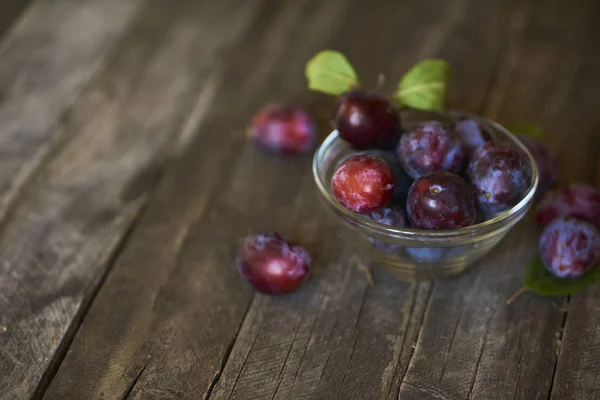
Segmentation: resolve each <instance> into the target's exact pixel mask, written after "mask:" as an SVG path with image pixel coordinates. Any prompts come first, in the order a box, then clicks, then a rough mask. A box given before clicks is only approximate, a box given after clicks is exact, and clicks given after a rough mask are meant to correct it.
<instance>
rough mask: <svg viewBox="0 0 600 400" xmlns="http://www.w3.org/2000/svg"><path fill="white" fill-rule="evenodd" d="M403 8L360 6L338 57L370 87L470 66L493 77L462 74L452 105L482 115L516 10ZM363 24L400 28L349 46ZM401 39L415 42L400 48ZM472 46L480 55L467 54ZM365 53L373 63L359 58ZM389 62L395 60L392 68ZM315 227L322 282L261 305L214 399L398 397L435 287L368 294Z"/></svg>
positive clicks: (391, 283)
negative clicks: (437, 59) (402, 75)
mask: <svg viewBox="0 0 600 400" xmlns="http://www.w3.org/2000/svg"><path fill="white" fill-rule="evenodd" d="M402 5H403V6H397V8H394V7H390V5H389V4H385V5H384V4H381V6H380V7H377V6H375V5H374V4H373V3H359V2H355V3H352V5H351V6H350V8H349V11H348V14H347V20H346V24H345V25H344V27H343V28H342V29H341V30H340V33H339V36H337V37H336V38H335V39H336V40H338V42H335V43H334V48H341V49H342V50H343V51H344V53H345V54H347V55H348V57H349V59H350V60H352V61H353V62H355V64H356V69H357V70H358V71H359V73H362V74H363V76H366V77H367V79H368V77H369V76H371V77H373V78H374V77H375V76H376V75H377V72H379V71H383V72H384V73H386V75H388V76H390V75H391V76H393V75H392V74H393V71H401V70H405V69H406V68H407V67H408V66H410V65H411V64H413V63H414V62H415V61H416V60H418V59H421V58H424V57H432V56H442V57H445V58H448V59H449V60H450V61H451V62H452V63H453V64H455V65H467V66H468V69H469V71H471V70H472V69H475V67H473V64H475V65H477V67H478V68H480V69H481V70H482V71H487V73H483V72H481V71H479V72H477V73H459V74H457V75H456V76H455V79H454V81H453V84H454V86H453V87H454V92H453V102H454V104H460V103H463V104H465V106H464V107H465V108H471V109H475V111H477V110H478V109H481V108H482V105H483V104H482V100H483V99H484V97H485V91H486V90H487V87H488V83H489V81H490V80H491V78H492V70H493V66H494V65H495V63H496V61H497V58H498V57H499V54H500V51H501V43H502V41H503V38H504V32H505V27H504V24H503V23H504V20H505V19H508V13H509V11H510V8H509V6H510V3H509V2H504V3H502V2H496V3H494V4H491V3H487V4H482V3H481V2H477V3H475V2H462V3H452V4H450V3H448V6H447V7H446V8H444V7H438V6H439V3H438V2H434V1H432V2H427V1H420V2H418V3H417V2H404V3H402ZM455 7H457V9H455ZM350 10H351V11H350ZM391 10H393V12H392V11H391ZM465 13H466V14H465ZM473 19H477V20H478V21H483V23H484V24H485V25H486V26H488V27H490V29H488V30H487V31H486V35H485V37H481V36H480V32H479V30H478V29H477V28H475V27H473V26H472V25H470V23H471V21H472V20H473ZM359 23H363V24H365V25H366V26H374V25H376V24H382V25H383V26H386V27H390V26H394V29H387V30H382V32H378V34H377V35H375V36H376V37H377V40H374V39H373V37H365V38H361V37H354V38H353V40H352V41H347V38H348V36H350V35H351V33H350V32H351V31H352V30H353V29H355V27H356V25H357V24H359ZM415 30H416V31H417V33H418V32H423V33H424V38H423V40H422V41H421V42H418V43H415V42H414V41H412V40H409V39H408V38H409V37H411V36H410V34H409V33H413V34H414V33H415V32H414V31H415ZM399 37H400V38H402V37H406V38H407V40H405V41H401V42H400V43H398V41H397V38H399ZM471 42H476V43H478V46H481V48H480V47H478V46H466V45H465V43H471ZM338 43H339V44H338ZM480 49H481V51H480ZM483 49H485V50H483ZM364 54H369V57H364V56H363V57H361V55H364ZM390 54H397V55H396V56H395V57H392V59H391V61H390V56H389V55H390ZM355 60H356V61H355ZM390 71H392V72H390ZM394 75H396V76H397V75H398V73H397V72H396V73H395V74H394ZM390 80H392V79H390ZM394 83H395V82H394V81H393V80H392V87H393V85H394ZM312 201H313V202H312V203H308V204H306V205H305V206H304V207H303V208H302V210H301V212H302V213H304V216H303V217H302V218H301V221H310V220H311V218H315V213H319V211H318V210H319V204H318V202H317V201H316V198H313V199H312ZM317 221H318V223H317V224H315V226H313V227H312V229H311V230H310V231H307V230H306V229H307V228H302V227H300V228H299V229H298V237H306V238H309V237H310V238H311V239H312V240H314V241H315V243H318V247H316V248H315V250H314V251H315V252H316V254H320V255H322V258H320V259H319V260H318V264H317V269H319V268H320V271H319V274H318V275H317V276H315V277H314V279H313V280H316V282H313V283H311V284H309V285H308V286H306V287H304V288H302V290H301V291H299V292H298V293H296V294H294V295H293V296H289V297H286V298H285V299H279V298H276V299H272V298H263V297H255V300H254V302H253V303H252V305H251V307H250V309H249V312H248V314H247V317H246V319H245V320H244V323H243V325H242V328H241V330H240V333H239V335H238V339H237V340H236V343H235V344H234V346H233V349H232V352H231V356H230V358H229V360H228V361H227V364H226V365H225V368H224V371H223V373H222V375H221V377H220V379H219V381H218V383H217V385H216V386H215V389H214V390H213V395H212V398H215V399H225V398H235V399H288V398H294V399H309V398H311V399H333V398H339V399H376V398H389V399H396V398H398V392H399V390H400V383H401V381H402V378H403V376H404V374H405V372H406V369H407V367H408V363H409V360H410V358H411V355H412V354H413V346H414V343H415V341H416V339H417V337H418V335H419V332H420V327H421V321H422V318H423V314H424V310H425V309H426V308H428V304H429V302H430V301H433V299H430V293H431V286H430V284H420V285H411V284H406V283H402V282H399V281H398V280H397V279H395V277H394V276H393V275H392V274H391V273H389V272H387V271H377V270H376V271H374V272H375V281H376V282H377V283H376V285H375V287H369V286H368V285H367V283H366V281H365V279H364V277H363V276H362V275H361V273H359V272H357V271H356V268H355V266H356V260H354V259H353V258H352V257H351V254H352V251H351V250H350V249H347V248H345V246H343V245H342V243H344V238H343V237H339V235H337V234H336V231H335V230H334V227H332V226H329V225H328V224H327V223H326V222H323V217H320V218H318V219H317ZM502 303H503V301H502ZM431 334H432V335H438V334H439V333H438V332H436V331H435V330H433V331H432V332H431ZM448 337H450V333H448ZM436 357H437V356H431V358H430V359H429V360H428V362H430V363H431V362H434V361H433V360H435V359H436ZM402 398H403V397H402ZM421 398H428V397H426V396H424V397H421Z"/></svg>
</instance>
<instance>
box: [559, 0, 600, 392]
mask: <svg viewBox="0 0 600 400" xmlns="http://www.w3.org/2000/svg"><path fill="white" fill-rule="evenodd" d="M594 6H595V9H593V10H592V11H591V12H590V13H589V15H588V16H587V18H588V24H589V25H588V26H591V27H593V28H592V29H591V31H590V32H589V33H588V35H587V37H586V38H585V47H584V48H583V49H582V50H580V53H579V54H578V56H579V57H580V58H579V62H578V65H577V66H576V67H575V68H574V69H573V70H572V79H571V80H570V82H569V84H568V85H566V86H565V96H564V98H563V99H562V102H561V106H562V108H564V109H568V111H567V112H566V114H567V115H568V118H566V120H562V118H563V117H562V115H564V112H563V113H561V115H560V116H557V121H556V122H557V125H558V126H557V129H560V130H564V132H565V134H564V135H559V136H558V137H557V138H555V139H554V140H553V141H554V144H555V147H556V148H561V149H564V150H562V151H561V153H562V155H563V157H562V159H563V166H564V167H565V168H563V170H564V171H565V172H564V173H565V177H564V178H565V180H568V181H582V180H584V181H586V182H589V183H592V184H595V186H596V187H600V135H599V134H598V130H599V128H600V117H598V114H597V112H596V110H597V106H598V103H599V102H600V94H599V93H598V91H597V90H595V89H593V88H598V87H600V76H598V73H597V71H598V70H599V68H600V55H599V54H598V52H596V51H594V50H593V48H595V47H597V43H598V41H599V40H600V29H598V27H597V25H596V24H595V23H594V22H593V21H595V20H596V19H597V18H598V16H600V7H598V6H599V5H598V3H594ZM567 132H568V133H567ZM568 160H578V162H577V163H574V162H573V163H567V162H565V161H568ZM599 304H600V285H598V284H596V285H595V286H592V287H590V288H589V289H587V290H585V291H583V292H581V293H576V294H574V295H573V296H571V298H570V301H569V303H568V310H566V313H567V314H566V315H565V318H566V320H565V322H566V324H565V327H564V331H563V332H558V333H559V336H558V339H559V345H560V347H559V358H558V362H557V366H556V374H555V376H554V383H553V387H552V392H551V398H552V399H553V400H560V399H567V398H569V399H574V400H579V399H581V400H584V399H594V398H599V397H600V361H599V360H600V308H599V306H598V305H599ZM561 335H562V336H561Z"/></svg>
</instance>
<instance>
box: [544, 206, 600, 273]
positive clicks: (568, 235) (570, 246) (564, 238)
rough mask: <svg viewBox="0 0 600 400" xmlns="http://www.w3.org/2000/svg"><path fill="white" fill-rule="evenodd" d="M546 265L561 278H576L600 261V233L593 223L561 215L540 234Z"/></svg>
mask: <svg viewBox="0 0 600 400" xmlns="http://www.w3.org/2000/svg"><path fill="white" fill-rule="evenodd" d="M539 249H540V256H541V257H542V261H543V262H544V266H545V267H546V269H547V270H548V271H550V273H551V274H553V275H555V276H557V277H559V278H576V277H579V276H581V275H583V274H585V273H586V272H587V271H589V270H590V269H592V268H594V267H596V266H598V263H599V262H600V232H598V229H597V228H596V227H595V226H594V225H592V224H590V223H589V222H586V221H583V220H580V219H577V218H572V217H559V218H556V219H555V220H554V221H552V222H551V223H550V224H549V225H547V226H546V228H544V231H543V232H542V235H541V236H540V243H539Z"/></svg>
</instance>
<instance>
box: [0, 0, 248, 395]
mask: <svg viewBox="0 0 600 400" xmlns="http://www.w3.org/2000/svg"><path fill="white" fill-rule="evenodd" d="M103 3H106V2H102V1H101V2H89V3H88V2H86V3H85V4H89V5H91V4H94V6H93V7H94V8H92V9H91V10H86V11H84V12H83V14H84V15H85V18H84V20H83V21H79V22H78V23H79V24H81V23H85V22H86V21H87V20H88V19H90V18H92V19H93V18H94V14H93V13H92V14H89V12H90V11H93V10H97V9H96V7H99V6H100V5H101V4H103ZM194 3H196V2H194ZM56 4H62V3H61V2H56ZM113 5H115V4H113ZM189 5H190V2H178V6H177V7H176V6H174V5H173V4H172V3H171V2H170V1H156V2H153V3H152V6H148V7H146V8H145V9H144V12H143V13H142V14H141V15H140V17H139V18H138V19H137V20H136V22H135V24H134V25H135V26H134V28H133V29H132V30H131V31H130V32H129V34H128V35H127V36H126V37H125V38H124V39H123V41H122V42H121V43H120V45H119V47H118V49H116V50H115V52H114V53H113V56H114V57H113V58H112V61H111V62H110V64H109V65H108V66H107V67H106V68H105V70H104V72H103V73H102V75H100V76H99V77H98V78H97V79H96V80H94V82H93V84H92V85H91V86H90V87H89V88H88V89H87V90H86V91H85V92H84V94H83V95H82V96H81V97H80V98H79V99H78V100H77V102H76V103H75V105H74V106H73V108H72V110H71V111H70V112H69V114H68V116H67V117H66V118H65V119H64V121H63V123H61V124H60V126H59V127H58V128H55V129H57V130H58V132H57V136H58V137H59V138H60V139H59V143H57V145H56V147H55V149H54V150H53V152H52V153H51V155H50V156H49V157H48V159H47V160H46V161H45V163H44V168H43V169H42V170H41V171H39V172H38V173H36V175H35V177H34V178H33V179H32V180H31V183H30V184H29V185H28V186H27V188H26V189H25V190H24V191H23V193H21V195H20V197H19V202H18V203H17V204H15V205H14V207H13V208H12V209H11V213H10V214H9V215H8V217H7V219H6V221H5V223H4V226H3V230H2V233H1V234H0V252H1V254H2V263H1V264H0V276H1V279H0V325H1V326H2V333H1V334H0V349H1V350H0V371H1V373H0V386H1V387H2V388H3V390H2V393H0V398H3V399H4V398H6V399H11V400H12V399H22V398H29V396H31V395H32V394H33V395H35V396H37V395H40V394H41V393H42V392H43V390H44V388H45V386H46V384H47V379H49V378H51V375H52V373H53V372H54V371H53V370H52V368H51V367H52V365H53V363H54V362H55V361H56V362H58V361H60V359H61V358H62V356H63V355H64V350H66V349H64V346H66V345H68V343H69V341H70V339H71V338H72V335H73V334H74V332H75V329H76V328H77V326H78V324H79V320H80V317H81V315H82V314H83V313H84V312H85V310H86V308H87V306H88V304H89V300H90V299H91V295H93V293H94V292H95V288H96V287H97V285H98V283H99V282H100V281H101V279H102V278H103V276H104V273H105V270H106V267H107V264H108V262H109V260H110V258H111V257H112V253H113V252H114V251H115V249H116V248H117V246H118V244H119V242H120V241H121V239H122V238H123V236H124V234H125V233H126V232H127V230H128V229H129V227H130V226H131V224H132V222H133V220H134V219H135V218H136V216H137V214H138V213H139V212H140V210H141V208H142V206H143V204H144V203H145V199H146V196H147V192H148V191H149V190H151V189H152V187H153V186H154V185H155V183H156V181H157V179H158V178H159V177H160V174H161V170H162V168H163V165H164V163H165V162H166V160H167V159H168V157H169V152H170V151H173V152H177V151H179V150H180V149H179V146H180V145H181V144H185V143H186V142H187V140H189V139H190V137H189V136H190V135H192V136H193V135H194V134H195V132H196V130H195V129H194V124H195V123H197V122H198V121H194V120H190V119H187V117H188V115H192V116H193V117H194V118H196V119H198V118H201V115H199V114H198V113H197V112H195V113H194V112H192V111H193V110H194V109H195V108H194V107H196V108H197V107H199V106H201V105H202V104H203V103H205V102H206V100H207V98H210V97H212V95H213V94H214V91H215V89H216V86H215V85H216V84H217V81H218V79H217V77H215V76H214V75H213V74H212V71H213V70H214V59H213V58H212V57H206V55H210V54H212V53H214V52H216V51H219V49H220V48H221V46H222V45H223V44H224V43H226V41H227V40H230V39H231V35H232V34H233V33H235V29H237V28H236V26H232V27H225V26H221V25H219V27H220V28H221V29H216V28H215V26H214V25H213V26H212V28H213V29H215V30H211V29H210V28H211V26H210V25H208V24H198V19H197V18H195V17H189V16H188V11H189V9H186V7H189ZM100 9H102V8H100ZM196 10H197V11H199V12H201V15H202V16H203V17H202V18H214V17H218V16H219V14H218V11H219V10H220V9H218V8H217V9H215V8H213V7H212V6H211V5H210V4H206V6H205V7H200V6H197V8H196ZM71 11H72V12H75V11H73V10H71ZM112 11H119V12H122V11H125V10H124V9H122V8H121V7H120V6H118V5H115V8H113V10H112ZM215 13H216V14H215ZM108 14H109V15H110V13H108ZM96 17H98V15H96ZM104 18H108V15H107V16H105V17H104ZM79 29H83V28H82V27H81V26H80V27H79ZM79 29H77V30H76V31H77V32H79ZM63 34H64V33H63ZM19 90H24V88H21V89H19ZM57 90H58V92H60V90H59V89H58V88H57ZM34 98H35V99H37V100H36V101H39V102H40V103H39V105H40V107H42V106H44V103H43V102H42V100H43V98H37V97H36V96H35V95H34ZM36 104H37V103H36ZM38 112H41V110H38ZM41 113H42V114H44V113H43V112H41ZM37 123H40V122H39V121H38V122H37ZM15 129H16V128H15ZM9 132H10V131H9ZM31 132H34V131H31ZM37 133H39V134H41V133H42V132H41V131H39V132H37ZM180 134H181V135H180ZM19 143H20V142H16V144H19ZM4 148H6V147H4ZM3 172H4V171H3ZM61 346H63V347H61ZM67 398H77V393H76V392H75V393H73V397H67Z"/></svg>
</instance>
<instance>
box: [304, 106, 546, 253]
mask: <svg viewBox="0 0 600 400" xmlns="http://www.w3.org/2000/svg"><path fill="white" fill-rule="evenodd" d="M405 112H407V113H410V112H423V111H420V110H409V111H405ZM426 112H427V113H429V114H438V115H449V114H451V113H459V114H461V115H465V116H467V117H469V118H473V119H476V120H478V121H480V122H481V123H483V124H487V125H489V126H491V127H493V128H494V129H496V130H497V131H500V132H501V133H502V134H503V135H505V136H506V137H507V138H509V139H510V140H511V142H513V143H514V144H515V145H517V146H518V147H519V148H520V149H521V150H522V151H523V152H524V153H525V154H526V155H527V157H528V159H529V162H530V164H531V172H532V179H531V184H530V185H529V187H528V189H527V192H526V194H525V196H524V197H523V198H522V199H521V201H519V202H518V203H517V204H515V205H514V206H513V207H512V208H510V209H508V210H505V211H503V212H501V213H499V214H498V215H496V216H494V217H493V218H491V219H489V220H487V221H484V222H481V223H478V224H474V225H470V226H466V227H463V228H457V229H449V230H438V231H431V230H424V229H413V228H402V229H398V228H394V227H392V226H390V225H384V224H381V223H378V222H376V221H374V220H371V219H370V218H367V217H366V216H364V215H361V214H358V213H355V212H353V211H350V210H348V209H347V208H346V207H344V206H342V205H341V204H340V203H338V202H337V200H336V199H335V198H334V197H333V195H332V193H331V191H330V190H329V187H327V186H326V184H325V182H324V180H325V179H326V176H325V174H326V171H325V170H324V169H325V168H326V166H325V161H326V160H325V157H326V155H327V153H328V151H329V150H330V148H331V147H332V146H333V145H334V144H335V143H336V140H342V139H338V132H337V130H334V131H333V132H331V133H330V134H329V135H328V136H327V138H326V139H325V140H324V141H323V143H322V144H321V145H320V146H319V148H318V149H317V150H316V151H315V154H314V157H313V163H312V171H313V177H314V180H315V183H316V185H317V188H318V189H319V192H320V194H321V196H322V197H323V198H324V199H325V201H326V203H327V205H328V206H329V207H331V208H332V209H333V211H334V212H336V213H337V214H338V215H340V216H342V217H343V219H344V220H345V222H347V223H348V224H350V225H351V227H352V228H354V229H359V230H366V231H367V232H368V233H369V234H370V235H371V236H376V237H380V238H389V239H394V240H400V241H403V240H404V241H409V242H427V243H428V244H433V243H432V242H438V243H441V242H445V241H449V242H457V241H463V240H467V239H468V238H478V239H484V237H489V236H493V235H495V234H496V233H497V232H498V231H502V230H504V229H505V228H507V227H509V226H511V225H512V223H514V222H516V220H518V219H520V218H521V217H522V216H523V214H524V212H523V211H527V209H528V208H529V206H530V205H531V203H532V201H533V198H534V196H535V192H536V189H537V186H538V181H539V173H538V168H537V164H536V162H535V159H534V158H533V155H532V154H531V152H530V151H529V150H528V149H527V147H526V146H525V145H524V144H523V143H522V142H521V141H520V140H519V139H518V138H517V137H516V136H515V135H513V134H512V133H510V132H509V131H508V130H507V129H506V128H504V127H503V126H502V125H500V124H498V123H497V122H495V121H492V120H490V119H487V118H485V117H481V116H478V115H475V114H473V113H470V112H465V111H457V110H449V111H447V112H446V113H435V112H430V111H426ZM322 178H323V179H322ZM511 222H512V223H511ZM461 239H463V240H461ZM468 241H470V240H468Z"/></svg>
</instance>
